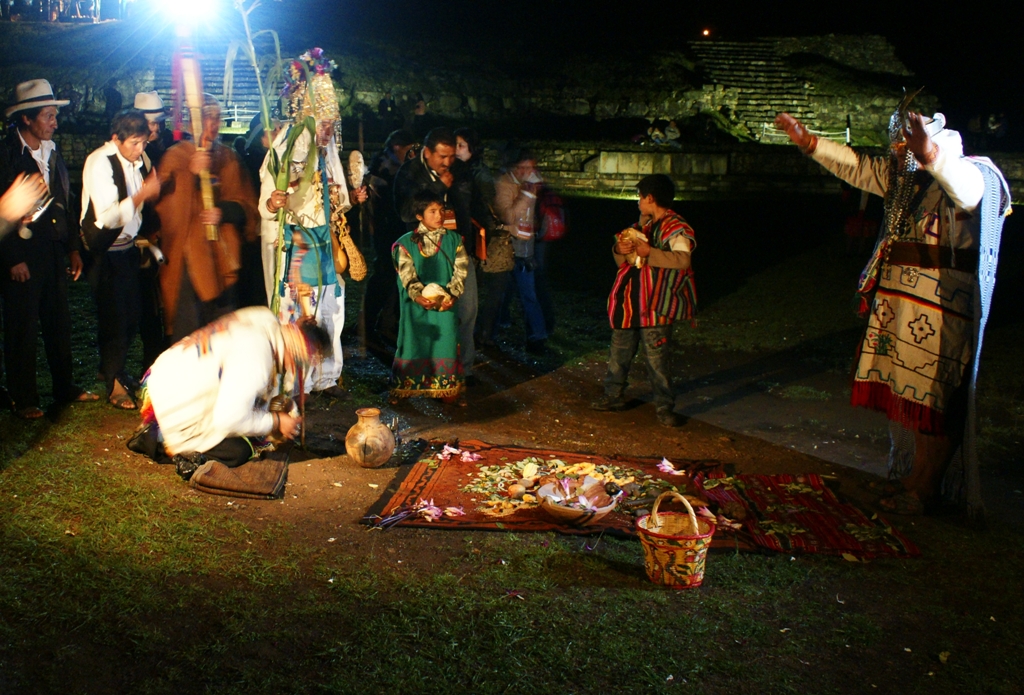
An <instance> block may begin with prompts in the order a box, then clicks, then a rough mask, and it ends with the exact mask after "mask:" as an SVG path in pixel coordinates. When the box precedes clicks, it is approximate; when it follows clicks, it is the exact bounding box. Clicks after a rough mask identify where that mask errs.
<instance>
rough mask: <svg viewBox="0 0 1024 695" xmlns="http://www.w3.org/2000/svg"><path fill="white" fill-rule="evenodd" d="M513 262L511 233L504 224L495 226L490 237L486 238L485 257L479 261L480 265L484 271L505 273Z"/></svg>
mask: <svg viewBox="0 0 1024 695" xmlns="http://www.w3.org/2000/svg"><path fill="white" fill-rule="evenodd" d="M515 264H516V254H515V250H514V249H513V248H512V235H511V234H509V231H508V230H507V229H506V228H505V227H504V226H498V227H495V228H494V233H493V234H491V238H490V239H488V240H487V258H485V259H484V260H482V261H480V267H481V268H482V269H483V271H484V272H485V273H507V272H508V271H510V270H512V268H513V267H514V266H515Z"/></svg>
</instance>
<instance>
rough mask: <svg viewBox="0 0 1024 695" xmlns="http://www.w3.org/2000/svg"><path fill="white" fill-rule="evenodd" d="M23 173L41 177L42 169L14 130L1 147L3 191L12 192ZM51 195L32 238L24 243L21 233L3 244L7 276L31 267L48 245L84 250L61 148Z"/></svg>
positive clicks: (0, 262)
mask: <svg viewBox="0 0 1024 695" xmlns="http://www.w3.org/2000/svg"><path fill="white" fill-rule="evenodd" d="M21 173H28V174H38V173H39V165H38V164H36V160H35V159H33V158H32V153H31V152H30V151H29V149H28V148H27V147H24V146H23V145H22V144H21V138H19V137H18V132H17V130H16V129H14V128H10V129H9V130H8V132H7V137H6V138H4V141H3V143H2V144H0V190H4V191H6V190H7V189H8V188H10V187H11V184H12V183H13V182H14V179H15V178H16V177H17V176H18V174H21ZM50 195H52V196H53V202H51V203H50V206H49V207H48V208H47V209H46V212H44V213H43V214H42V215H41V216H40V217H39V219H38V220H36V221H35V222H33V223H32V224H30V225H29V229H30V230H32V237H31V238H29V239H22V238H21V237H20V236H19V235H18V233H17V232H12V233H10V234H8V235H7V236H6V237H4V238H3V241H0V269H2V271H3V275H4V276H6V275H7V274H8V273H7V271H8V270H10V269H11V268H12V267H14V266H16V265H18V264H19V263H30V264H31V261H32V260H33V258H34V257H35V256H36V254H35V250H36V249H38V248H40V247H42V245H44V244H54V243H56V244H58V245H60V246H62V247H63V251H64V253H70V252H71V251H78V250H80V248H81V240H80V239H79V236H78V220H77V219H76V218H75V215H74V214H73V212H72V206H71V202H72V200H73V197H72V194H71V181H70V179H69V178H68V168H67V166H65V164H64V158H63V157H61V156H60V151H59V149H57V148H54V150H53V153H52V154H51V155H50Z"/></svg>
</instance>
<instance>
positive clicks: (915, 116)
mask: <svg viewBox="0 0 1024 695" xmlns="http://www.w3.org/2000/svg"><path fill="white" fill-rule="evenodd" d="M924 126H925V123H924V116H922V115H921V114H919V113H914V112H913V111H911V112H909V113H908V114H907V120H906V122H905V123H904V125H903V137H904V138H905V139H906V141H907V149H908V150H910V151H911V152H913V153H914V157H915V158H916V159H917V161H919V162H921V164H924V165H925V166H928V165H929V164H931V163H932V162H934V161H935V158H936V157H938V156H939V146H938V145H936V144H935V141H934V140H932V138H931V136H930V135H928V131H927V130H925V127H924Z"/></svg>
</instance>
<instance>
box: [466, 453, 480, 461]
mask: <svg viewBox="0 0 1024 695" xmlns="http://www.w3.org/2000/svg"><path fill="white" fill-rule="evenodd" d="M479 460H480V454H477V453H474V452H472V451H463V452H462V462H463V463H469V462H471V461H479Z"/></svg>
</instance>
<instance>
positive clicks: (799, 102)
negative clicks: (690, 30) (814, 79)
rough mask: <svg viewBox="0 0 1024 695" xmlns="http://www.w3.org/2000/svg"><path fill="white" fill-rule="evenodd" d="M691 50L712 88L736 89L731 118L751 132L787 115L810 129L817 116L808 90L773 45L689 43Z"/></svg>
mask: <svg viewBox="0 0 1024 695" xmlns="http://www.w3.org/2000/svg"><path fill="white" fill-rule="evenodd" d="M690 49H691V50H692V52H693V53H694V54H695V55H696V56H697V57H698V59H699V60H700V62H701V64H702V67H703V70H704V73H705V74H706V75H707V77H708V78H709V79H710V80H711V81H712V82H714V83H715V84H720V85H722V86H723V87H725V88H727V89H736V90H738V91H739V96H738V97H737V98H736V106H735V109H734V113H733V118H734V119H736V120H737V121H739V122H741V123H744V124H745V125H746V126H747V127H748V128H750V129H751V130H752V131H754V132H757V131H758V130H760V128H761V125H762V124H764V123H766V122H769V123H770V122H771V120H772V119H774V117H775V114H776V113H778V112H779V111H788V112H790V113H792V114H793V115H795V116H797V117H798V118H800V119H801V120H803V121H805V122H807V123H808V125H810V126H811V127H814V126H815V124H814V123H813V122H814V120H815V118H816V116H817V114H816V108H815V105H814V100H813V99H812V98H811V96H810V95H809V94H808V93H809V91H810V90H811V87H810V86H809V85H805V84H804V81H803V79H801V78H799V77H797V76H796V75H794V74H793V73H792V72H790V71H789V68H788V67H787V66H786V63H785V61H784V60H783V58H782V55H780V54H779V52H778V51H777V49H776V47H775V44H774V43H772V42H768V41H753V42H748V43H744V42H739V41H715V42H710V41H692V42H690Z"/></svg>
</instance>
